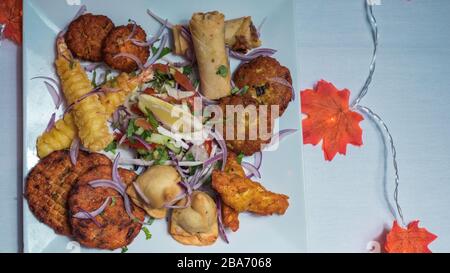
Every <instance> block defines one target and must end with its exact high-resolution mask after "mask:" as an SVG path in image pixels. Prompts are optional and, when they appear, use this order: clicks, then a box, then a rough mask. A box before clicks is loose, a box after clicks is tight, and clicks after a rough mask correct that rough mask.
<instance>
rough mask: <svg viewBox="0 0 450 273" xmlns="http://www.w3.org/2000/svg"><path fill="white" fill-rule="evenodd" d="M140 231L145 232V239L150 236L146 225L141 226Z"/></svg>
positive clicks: (148, 238)
mask: <svg viewBox="0 0 450 273" xmlns="http://www.w3.org/2000/svg"><path fill="white" fill-rule="evenodd" d="M142 231H144V233H145V240H150V239H151V238H152V234H151V233H150V230H148V228H147V227H142Z"/></svg>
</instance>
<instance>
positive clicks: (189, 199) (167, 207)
mask: <svg viewBox="0 0 450 273" xmlns="http://www.w3.org/2000/svg"><path fill="white" fill-rule="evenodd" d="M186 198H187V202H186V204H185V205H183V206H177V205H164V207H165V208H166V209H185V208H189V207H190V206H191V202H192V200H191V196H190V195H186Z"/></svg>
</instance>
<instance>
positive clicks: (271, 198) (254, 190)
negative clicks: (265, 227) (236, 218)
mask: <svg viewBox="0 0 450 273" xmlns="http://www.w3.org/2000/svg"><path fill="white" fill-rule="evenodd" d="M233 160H235V159H233V156H232V155H231V156H229V157H228V161H233ZM212 187H213V188H214V189H215V190H216V191H217V192H218V193H219V194H220V197H221V198H222V200H223V202H224V203H225V204H227V205H228V206H230V207H231V208H233V209H234V210H236V211H238V212H244V211H249V212H252V213H256V214H259V215H272V214H274V213H276V214H284V213H285V211H286V209H287V208H288V206H289V203H288V199H289V197H288V196H287V195H284V194H277V193H273V192H271V191H268V190H266V188H264V187H263V186H262V185H261V184H260V183H258V182H254V181H252V180H250V179H248V178H246V177H242V176H240V175H238V174H236V172H232V171H226V170H225V171H223V172H222V171H219V170H214V172H213V174H212Z"/></svg>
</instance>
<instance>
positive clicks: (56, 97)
mask: <svg viewBox="0 0 450 273" xmlns="http://www.w3.org/2000/svg"><path fill="white" fill-rule="evenodd" d="M44 83H45V86H46V87H47V90H48V93H49V94H50V96H51V97H52V100H53V103H54V104H55V107H56V109H59V107H60V106H61V104H62V97H61V94H60V93H59V91H57V90H56V88H55V87H54V86H53V85H51V84H50V83H49V82H47V81H45V82H44Z"/></svg>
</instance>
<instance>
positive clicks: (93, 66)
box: [84, 63, 103, 72]
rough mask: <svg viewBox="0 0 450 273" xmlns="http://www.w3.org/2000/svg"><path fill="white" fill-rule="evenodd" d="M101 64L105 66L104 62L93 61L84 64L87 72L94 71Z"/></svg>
mask: <svg viewBox="0 0 450 273" xmlns="http://www.w3.org/2000/svg"><path fill="white" fill-rule="evenodd" d="M101 66H103V63H91V64H87V65H85V66H84V70H85V71H86V72H92V71H94V70H95V69H97V68H99V67H101Z"/></svg>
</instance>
